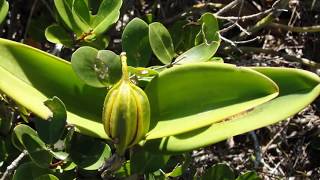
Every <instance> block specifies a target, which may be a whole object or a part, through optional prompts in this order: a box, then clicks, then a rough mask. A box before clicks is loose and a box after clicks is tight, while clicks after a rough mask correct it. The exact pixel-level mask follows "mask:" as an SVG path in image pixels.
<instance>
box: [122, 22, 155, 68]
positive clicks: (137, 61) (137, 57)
mask: <svg viewBox="0 0 320 180" xmlns="http://www.w3.org/2000/svg"><path fill="white" fill-rule="evenodd" d="M148 32H149V26H148V24H147V23H145V22H144V21H143V20H141V19H139V18H134V19H133V20H131V21H130V22H129V23H128V25H127V26H126V28H125V29H124V31H123V33H122V38H121V39H122V50H123V51H124V52H126V53H127V57H128V65H129V66H146V65H147V64H148V63H149V60H150V58H151V54H152V51H151V47H150V43H149V34H148Z"/></svg>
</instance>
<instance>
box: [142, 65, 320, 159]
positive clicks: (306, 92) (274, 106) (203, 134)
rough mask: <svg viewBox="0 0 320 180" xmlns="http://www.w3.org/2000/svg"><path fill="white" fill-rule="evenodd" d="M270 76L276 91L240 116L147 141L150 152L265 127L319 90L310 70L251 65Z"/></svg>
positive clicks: (201, 143) (173, 149) (209, 141)
mask: <svg viewBox="0 0 320 180" xmlns="http://www.w3.org/2000/svg"><path fill="white" fill-rule="evenodd" d="M253 69H254V70H257V71H259V72H260V73H263V74H265V75H266V76H268V77H269V78H271V79H272V80H273V81H274V82H276V83H277V85H278V86H279V88H280V95H279V96H278V97H277V98H275V99H273V100H271V101H269V102H267V103H264V104H262V105H260V106H257V107H256V108H254V109H253V111H251V112H248V113H247V114H245V115H244V116H242V117H235V118H233V119H230V120H228V121H224V122H220V123H215V124H212V125H211V126H207V127H203V128H200V129H197V130H194V131H189V132H187V133H183V134H180V135H176V136H170V137H166V138H162V139H157V140H153V141H149V142H147V144H145V147H146V148H147V149H148V150H152V151H153V152H156V151H161V152H167V153H172V152H184V151H190V150H192V149H197V148H200V147H204V146H208V145H211V144H214V143H216V142H219V141H222V140H225V139H227V138H229V137H232V136H235V135H239V134H242V133H245V132H248V131H252V130H254V129H258V128H261V127H265V126H268V125H271V124H273V123H276V122H278V121H281V120H283V119H286V118H288V117H290V116H292V115H294V114H295V113H297V112H299V111H300V110H302V109H303V108H304V107H306V106H307V105H308V104H310V103H311V102H312V101H313V100H314V99H315V98H317V97H318V96H319V94H320V85H319V83H320V78H319V77H318V76H317V75H316V74H313V73H311V72H307V71H304V70H298V69H290V68H271V67H264V68H253Z"/></svg>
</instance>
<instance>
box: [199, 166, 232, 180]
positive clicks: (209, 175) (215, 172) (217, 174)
mask: <svg viewBox="0 0 320 180" xmlns="http://www.w3.org/2000/svg"><path fill="white" fill-rule="evenodd" d="M212 179H214V180H234V179H235V177H234V173H233V171H232V169H231V168H230V167H229V166H227V165H226V164H216V165H214V166H212V167H211V168H209V169H207V170H206V172H205V173H204V175H203V176H202V177H200V180H212Z"/></svg>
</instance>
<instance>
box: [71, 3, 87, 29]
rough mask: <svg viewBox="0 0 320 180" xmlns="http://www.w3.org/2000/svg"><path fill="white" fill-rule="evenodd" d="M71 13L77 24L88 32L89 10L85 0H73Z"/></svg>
mask: <svg viewBox="0 0 320 180" xmlns="http://www.w3.org/2000/svg"><path fill="white" fill-rule="evenodd" d="M72 14H73V18H74V20H75V22H76V23H77V25H78V26H79V27H80V28H81V29H82V31H83V32H85V33H88V32H89V31H90V30H91V27H90V10H89V7H88V4H87V3H86V2H85V0H73V4H72Z"/></svg>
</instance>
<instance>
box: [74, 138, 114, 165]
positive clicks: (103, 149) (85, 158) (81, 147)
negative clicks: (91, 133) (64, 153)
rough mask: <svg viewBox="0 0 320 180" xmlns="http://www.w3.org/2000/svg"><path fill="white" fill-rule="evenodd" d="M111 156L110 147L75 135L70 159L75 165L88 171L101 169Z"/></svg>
mask: <svg viewBox="0 0 320 180" xmlns="http://www.w3.org/2000/svg"><path fill="white" fill-rule="evenodd" d="M110 155H111V149H110V147H109V146H108V145H107V144H105V143H102V142H101V141H99V140H97V139H94V138H92V137H88V136H84V135H80V134H74V136H73V138H72V141H71V146H70V157H71V159H72V160H73V162H74V163H75V164H77V165H78V166H79V167H81V168H83V169H86V170H97V169H99V168H100V167H101V166H102V165H103V164H104V162H105V160H106V159H108V158H109V157H110Z"/></svg>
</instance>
